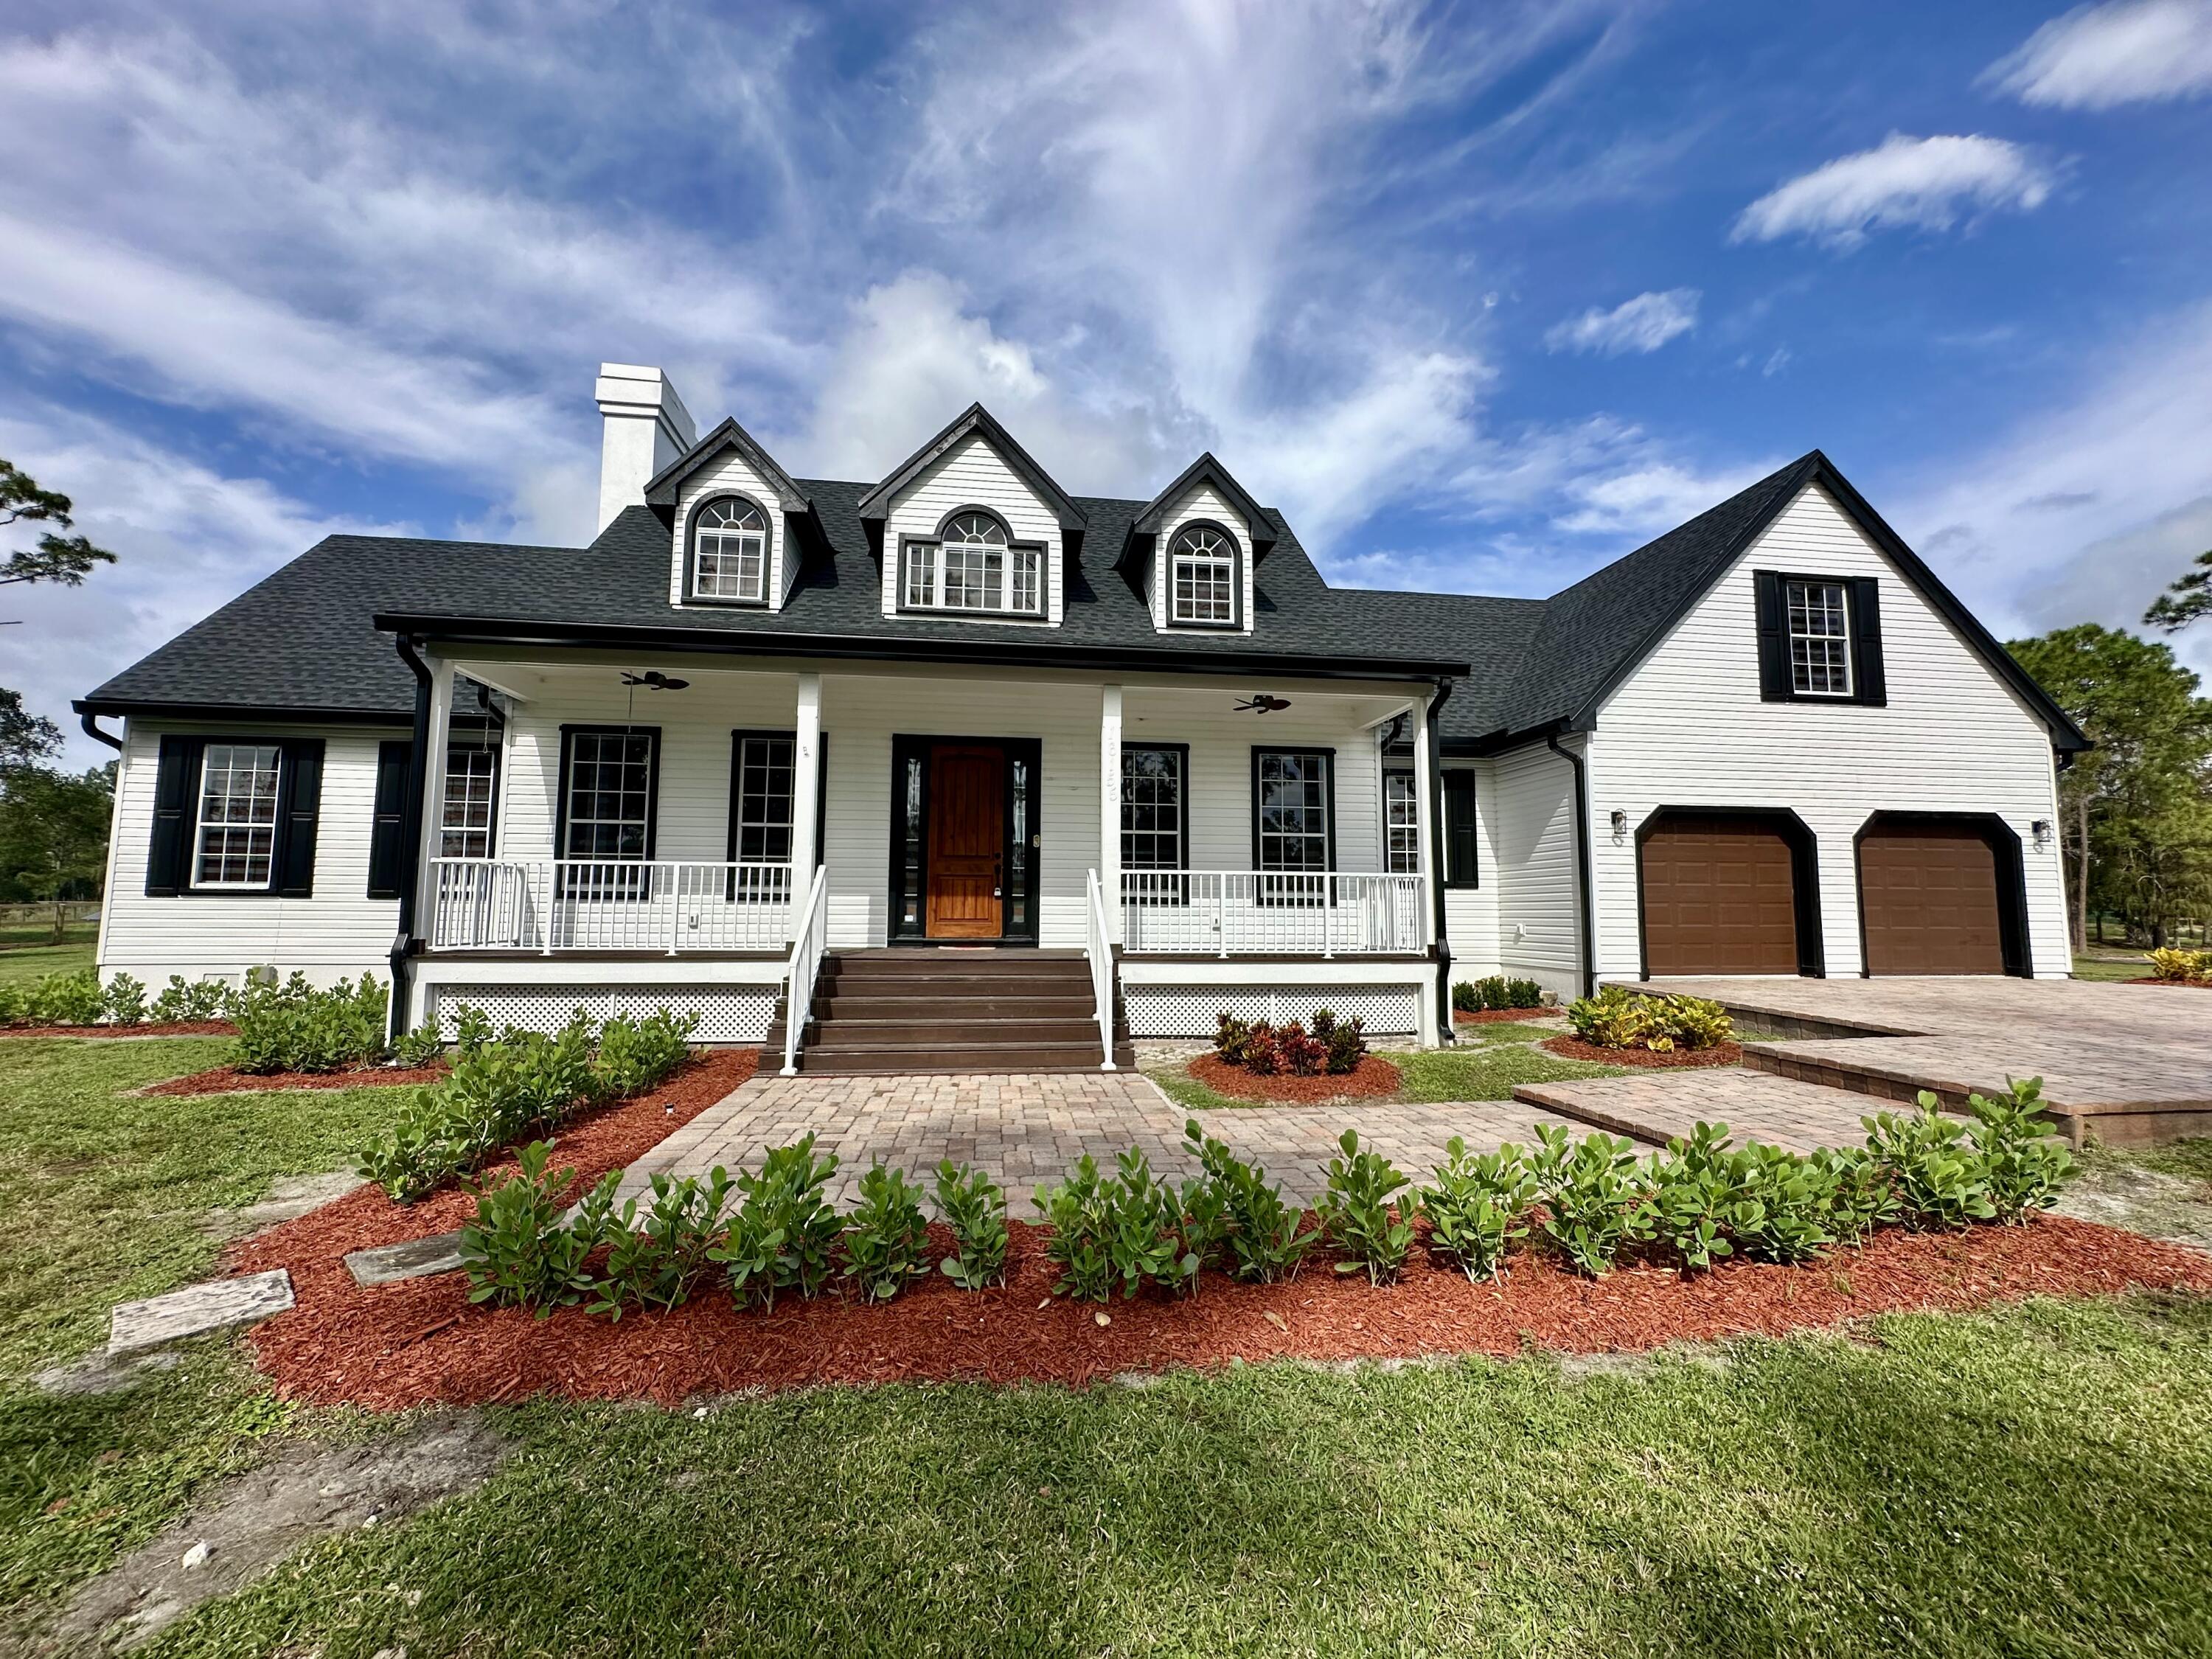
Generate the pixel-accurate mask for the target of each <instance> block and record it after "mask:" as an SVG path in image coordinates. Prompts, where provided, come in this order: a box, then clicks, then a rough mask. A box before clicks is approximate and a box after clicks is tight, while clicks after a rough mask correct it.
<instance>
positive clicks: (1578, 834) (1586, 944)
mask: <svg viewBox="0 0 2212 1659" xmlns="http://www.w3.org/2000/svg"><path fill="white" fill-rule="evenodd" d="M1544 747H1545V748H1547V749H1548V750H1551V751H1552V752H1553V754H1555V755H1557V756H1558V757H1559V758H1560V759H1561V760H1564V761H1565V762H1566V763H1567V764H1568V765H1569V766H1571V767H1572V768H1574V771H1575V891H1576V895H1577V897H1578V898H1579V899H1580V901H1581V904H1582V927H1580V929H1579V930H1578V931H1579V932H1580V933H1581V934H1582V963H1583V970H1582V978H1583V995H1584V996H1586V997H1587V996H1595V994H1597V917H1596V915H1595V909H1596V907H1595V904H1593V903H1592V902H1591V899H1590V866H1589V842H1590V809H1589V767H1588V766H1587V765H1585V764H1584V763H1583V757H1581V756H1580V755H1577V753H1575V751H1574V750H1571V749H1562V748H1561V747H1559V736H1558V734H1557V733H1556V732H1555V733H1553V735H1552V736H1550V737H1547V738H1545V739H1544Z"/></svg>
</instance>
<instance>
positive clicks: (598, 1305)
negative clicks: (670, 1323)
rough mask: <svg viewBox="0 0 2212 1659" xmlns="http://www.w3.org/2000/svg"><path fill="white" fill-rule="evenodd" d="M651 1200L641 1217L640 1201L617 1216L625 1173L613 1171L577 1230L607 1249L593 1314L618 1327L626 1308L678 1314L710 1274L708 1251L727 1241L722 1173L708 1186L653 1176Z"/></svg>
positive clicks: (584, 1207)
mask: <svg viewBox="0 0 2212 1659" xmlns="http://www.w3.org/2000/svg"><path fill="white" fill-rule="evenodd" d="M652 1182H653V1195H652V1199H651V1201H650V1202H649V1203H647V1206H646V1207H645V1212H644V1213H643V1214H642V1215H641V1214H640V1213H639V1212H638V1203H637V1200H636V1199H635V1198H631V1199H627V1200H624V1201H623V1207H622V1211H621V1213H619V1214H617V1213H615V1212H614V1198H615V1190H616V1188H618V1187H620V1186H621V1184H622V1171H621V1170H609V1171H608V1172H607V1174H606V1176H605V1178H604V1179H603V1180H602V1181H601V1182H599V1186H598V1188H595V1189H594V1190H593V1192H592V1194H591V1196H590V1197H589V1198H588V1199H587V1200H586V1202H585V1203H583V1204H581V1205H580V1206H578V1213H577V1216H576V1218H575V1222H574V1224H573V1225H576V1226H579V1227H582V1228H586V1229H588V1230H590V1231H592V1234H593V1236H594V1237H595V1239H604V1240H605V1242H606V1244H607V1247H608V1248H607V1261H606V1267H605V1270H604V1272H603V1274H602V1276H601V1277H600V1278H599V1280H598V1281H597V1283H596V1285H594V1286H593V1288H594V1290H595V1291H596V1292H597V1299H596V1300H595V1301H593V1302H592V1305H591V1311H592V1312H593V1313H595V1314H605V1315H606V1316H607V1317H608V1318H610V1319H614V1320H619V1319H621V1317H622V1316H623V1309H624V1308H625V1307H629V1306H636V1307H641V1308H659V1309H660V1310H663V1311H665V1310H668V1309H671V1308H678V1307H681V1306H683V1304H684V1303H686V1302H688V1301H689V1300H690V1297H691V1291H692V1287H693V1286H694V1285H696V1284H697V1283H698V1282H699V1279H700V1278H701V1277H702V1275H703V1274H704V1273H706V1271H707V1269H708V1265H709V1262H710V1261H711V1259H712V1258H711V1255H710V1254H709V1253H710V1252H711V1251H712V1250H713V1249H714V1246H715V1245H716V1244H717V1243H719V1242H720V1239H721V1236H722V1220H723V1212H725V1211H726V1210H727V1209H728V1207H729V1201H730V1177H729V1176H728V1175H727V1174H726V1173H725V1172H724V1171H723V1170H720V1169H717V1170H714V1173H713V1174H712V1175H710V1176H708V1178H707V1179H706V1180H705V1181H701V1180H700V1179H699V1178H698V1177H697V1176H684V1178H683V1179H682V1180H680V1181H679V1180H678V1179H676V1178H675V1177H673V1176H668V1175H665V1174H656V1175H654V1176H653V1177H652Z"/></svg>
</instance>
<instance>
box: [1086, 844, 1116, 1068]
mask: <svg viewBox="0 0 2212 1659" xmlns="http://www.w3.org/2000/svg"><path fill="white" fill-rule="evenodd" d="M1087 896H1088V897H1089V899H1090V923H1091V926H1090V932H1089V933H1088V935H1087V937H1086V939H1085V943H1084V947H1083V954H1084V955H1085V956H1086V957H1090V958H1091V995H1092V996H1093V997H1095V998H1097V1003H1098V1043H1099V1047H1100V1048H1101V1050H1102V1051H1103V1057H1102V1058H1101V1059H1100V1060H1099V1062H1098V1069H1099V1070H1100V1071H1102V1072H1111V1071H1116V1070H1118V1069H1120V1068H1119V1067H1117V1066H1115V1064H1114V936H1113V934H1112V933H1109V932H1108V931H1107V927H1106V895H1105V893H1104V891H1103V890H1102V889H1101V888H1100V886H1099V884H1098V872H1097V871H1096V870H1093V871H1092V872H1091V882H1090V890H1089V893H1088V895H1087Z"/></svg>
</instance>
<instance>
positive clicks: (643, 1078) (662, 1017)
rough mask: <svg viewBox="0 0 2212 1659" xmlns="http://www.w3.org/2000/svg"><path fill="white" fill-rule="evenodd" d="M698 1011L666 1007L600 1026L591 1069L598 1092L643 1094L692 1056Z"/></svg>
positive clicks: (609, 1096) (617, 1097) (615, 1096)
mask: <svg viewBox="0 0 2212 1659" xmlns="http://www.w3.org/2000/svg"><path fill="white" fill-rule="evenodd" d="M698 1024H699V1016H698V1015H696V1014H684V1015H680V1016H679V1015H677V1014H672V1013H671V1012H669V1011H668V1010H667V1009H665V1008H663V1009H661V1010H660V1011H659V1012H658V1013H655V1014H652V1015H650V1016H648V1017H647V1018H644V1019H631V1018H627V1017H622V1016H618V1017H617V1018H613V1019H611V1020H609V1021H608V1022H607V1023H606V1024H605V1025H603V1026H601V1027H600V1028H599V1049H598V1052H597V1053H596V1054H594V1055H593V1056H592V1069H593V1070H594V1071H595V1072H596V1073H598V1077H599V1087H598V1093H599V1096H600V1097H602V1098H605V1099H608V1100H622V1099H626V1098H628V1097H630V1096H632V1095H641V1094H643V1093H644V1092H645V1091H647V1090H648V1089H650V1088H652V1087H653V1085H656V1084H658V1083H659V1082H660V1080H661V1079H664V1078H665V1077H666V1076H667V1075H668V1074H669V1073H671V1072H673V1071H674V1070H675V1069H676V1068H677V1067H678V1066H681V1065H682V1064H683V1063H684V1061H685V1060H687V1059H689V1058H690V1054H691V1049H690V1042H689V1039H690V1036H691V1033H692V1031H693V1030H694V1029H695V1028H696V1026H697V1025H698Z"/></svg>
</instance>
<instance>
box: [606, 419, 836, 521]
mask: <svg viewBox="0 0 2212 1659" xmlns="http://www.w3.org/2000/svg"><path fill="white" fill-rule="evenodd" d="M725 444H727V445H729V446H730V447H732V448H733V449H735V450H736V451H737V452H738V453H739V454H740V455H742V456H744V458H745V459H746V460H747V461H748V462H749V463H750V465H751V466H752V469H753V471H756V472H758V473H760V474H762V475H763V477H766V478H767V480H768V481H769V483H771V484H774V485H775V488H776V490H777V492H778V493H779V494H781V495H783V496H784V497H785V499H784V501H782V502H781V507H782V508H783V509H784V510H785V511H787V512H791V511H797V510H799V507H811V505H812V501H811V498H810V497H809V496H808V495H807V493H806V492H805V490H803V489H800V488H799V485H798V483H796V482H795V481H794V480H793V477H792V476H791V474H789V473H788V472H786V471H784V470H783V468H782V467H781V465H778V464H777V462H776V459H775V456H773V455H771V454H769V453H768V451H766V450H765V449H763V448H762V447H760V445H759V443H758V442H757V441H756V440H755V439H754V437H753V435H752V434H751V433H750V432H748V431H746V430H745V429H744V428H743V427H741V426H739V425H738V422H737V419H736V417H735V416H729V415H725V416H722V418H721V420H720V422H718V423H717V424H716V425H715V428H714V430H713V431H712V432H709V433H708V435H706V436H705V437H703V438H702V439H700V440H699V441H698V442H696V443H695V444H693V445H692V446H691V447H690V448H689V449H687V450H685V451H684V453H682V454H681V455H678V457H677V458H676V459H674V460H672V461H671V462H669V464H668V465H666V466H664V467H663V468H661V469H660V471H658V472H656V473H655V474H653V477H651V478H650V479H648V480H647V483H646V486H645V498H644V499H645V504H646V505H647V507H673V506H675V505H676V486H677V485H678V484H679V483H683V481H684V479H685V478H686V477H690V474H691V473H692V471H694V470H695V469H696V468H697V467H698V466H699V465H702V463H703V462H704V461H705V460H706V459H707V458H708V456H709V455H711V454H713V453H714V452H715V451H716V450H718V449H720V448H721V447H723V446H724V445H725Z"/></svg>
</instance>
